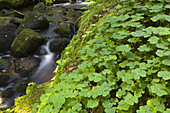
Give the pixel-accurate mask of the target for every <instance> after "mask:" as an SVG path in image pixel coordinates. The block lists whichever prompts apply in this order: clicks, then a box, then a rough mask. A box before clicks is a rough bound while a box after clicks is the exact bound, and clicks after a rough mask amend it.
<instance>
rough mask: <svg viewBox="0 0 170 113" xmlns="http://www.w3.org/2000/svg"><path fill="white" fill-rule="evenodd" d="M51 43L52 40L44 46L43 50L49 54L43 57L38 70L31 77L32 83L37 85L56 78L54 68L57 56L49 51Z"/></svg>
mask: <svg viewBox="0 0 170 113" xmlns="http://www.w3.org/2000/svg"><path fill="white" fill-rule="evenodd" d="M51 41H52V40H49V41H48V42H47V44H46V45H44V46H42V48H43V49H45V50H46V52H47V54H46V55H43V56H42V58H41V63H40V66H39V67H38V70H37V71H36V72H35V73H34V74H33V76H32V77H31V81H32V82H35V83H37V84H41V83H44V82H47V81H49V80H51V79H52V77H53V76H54V73H53V70H52V69H53V68H52V67H53V65H54V63H55V62H54V56H55V54H54V53H52V52H51V51H50V49H49V47H50V43H51Z"/></svg>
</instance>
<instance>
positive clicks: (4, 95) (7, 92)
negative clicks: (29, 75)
mask: <svg viewBox="0 0 170 113" xmlns="http://www.w3.org/2000/svg"><path fill="white" fill-rule="evenodd" d="M14 94H15V90H14V89H13V88H8V89H6V90H5V91H2V92H1V93H0V95H1V97H2V98H10V97H12V96H13V95H14Z"/></svg>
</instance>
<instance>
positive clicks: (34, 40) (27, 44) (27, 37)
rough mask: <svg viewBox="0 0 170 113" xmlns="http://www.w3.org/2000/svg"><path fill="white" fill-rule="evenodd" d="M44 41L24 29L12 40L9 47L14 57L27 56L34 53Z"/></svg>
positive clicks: (39, 36)
mask: <svg viewBox="0 0 170 113" xmlns="http://www.w3.org/2000/svg"><path fill="white" fill-rule="evenodd" d="M43 41H44V38H43V37H42V36H41V35H39V34H38V33H37V32H35V31H33V30H31V29H24V30H23V31H22V32H21V33H20V34H19V35H18V36H17V37H16V38H15V40H14V42H13V43H12V45H11V47H12V50H13V53H14V55H16V56H27V55H29V54H30V53H31V52H34V51H35V50H36V49H37V48H38V47H39V46H40V45H41V44H42V43H43Z"/></svg>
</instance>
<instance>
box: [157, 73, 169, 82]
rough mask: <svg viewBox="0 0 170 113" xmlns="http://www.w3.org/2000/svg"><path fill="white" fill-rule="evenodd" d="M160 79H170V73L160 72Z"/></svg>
mask: <svg viewBox="0 0 170 113" xmlns="http://www.w3.org/2000/svg"><path fill="white" fill-rule="evenodd" d="M158 77H162V78H163V79H164V80H169V79H170V72H169V71H159V72H158Z"/></svg>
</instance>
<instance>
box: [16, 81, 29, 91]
mask: <svg viewBox="0 0 170 113" xmlns="http://www.w3.org/2000/svg"><path fill="white" fill-rule="evenodd" d="M27 84H28V83H27V82H21V83H20V84H18V85H17V86H16V90H17V92H20V93H23V92H25V91H26V87H27Z"/></svg>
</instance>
